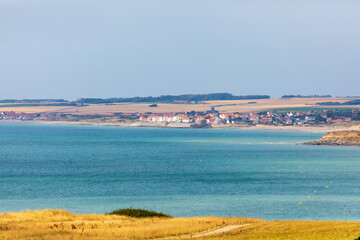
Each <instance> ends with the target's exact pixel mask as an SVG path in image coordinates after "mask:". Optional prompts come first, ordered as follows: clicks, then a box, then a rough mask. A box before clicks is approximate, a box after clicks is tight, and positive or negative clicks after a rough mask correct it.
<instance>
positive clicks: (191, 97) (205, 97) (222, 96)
mask: <svg viewBox="0 0 360 240" xmlns="http://www.w3.org/2000/svg"><path fill="white" fill-rule="evenodd" d="M269 98H270V96H269V95H245V96H234V95H232V94H230V93H209V94H184V95H162V96H159V97H132V98H106V99H103V98H81V99H79V100H78V102H80V103H87V104H100V103H120V102H155V103H172V102H174V101H194V102H197V101H212V100H247V99H269Z"/></svg>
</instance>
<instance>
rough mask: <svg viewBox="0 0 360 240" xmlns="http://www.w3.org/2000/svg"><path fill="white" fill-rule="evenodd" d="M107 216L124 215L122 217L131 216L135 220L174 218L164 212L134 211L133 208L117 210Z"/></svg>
mask: <svg viewBox="0 0 360 240" xmlns="http://www.w3.org/2000/svg"><path fill="white" fill-rule="evenodd" d="M106 214H114V215H122V216H129V217H135V218H146V217H172V216H170V215H167V214H164V213H162V212H155V211H152V210H146V209H133V208H123V209H116V210H115V211H112V212H109V213H106Z"/></svg>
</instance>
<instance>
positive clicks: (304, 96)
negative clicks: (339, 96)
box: [281, 95, 331, 98]
mask: <svg viewBox="0 0 360 240" xmlns="http://www.w3.org/2000/svg"><path fill="white" fill-rule="evenodd" d="M329 97H331V95H284V96H282V97H281V98H329Z"/></svg>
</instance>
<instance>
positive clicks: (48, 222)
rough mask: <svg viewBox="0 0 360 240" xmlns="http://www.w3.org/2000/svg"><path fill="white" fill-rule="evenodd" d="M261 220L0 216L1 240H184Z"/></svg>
mask: <svg viewBox="0 0 360 240" xmlns="http://www.w3.org/2000/svg"><path fill="white" fill-rule="evenodd" d="M261 221H263V220H260V219H250V218H224V217H190V218H144V219H136V218H130V217H125V216H116V215H102V214H80V215H75V214H72V213H69V212H66V211H63V210H42V211H25V212H20V213H4V214H0V239H148V238H150V239H152V238H163V237H176V236H177V238H178V237H180V236H181V237H184V236H186V235H189V234H195V233H199V232H205V231H210V230H214V229H215V228H221V227H224V226H226V225H229V224H242V223H255V222H261Z"/></svg>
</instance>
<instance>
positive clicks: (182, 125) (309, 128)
mask: <svg viewBox="0 0 360 240" xmlns="http://www.w3.org/2000/svg"><path fill="white" fill-rule="evenodd" d="M1 122H3V123H35V124H55V125H92V126H118V127H132V128H134V127H136V128H137V127H150V128H190V129H248V130H278V131H310V132H333V131H344V130H360V125H353V126H334V125H331V126H273V125H262V124H258V125H253V126H250V125H242V124H226V125H213V126H210V127H191V125H190V124H188V123H169V124H165V123H151V122H134V123H120V122H117V123H111V122H103V123H101V122H87V121H76V122H75V121H46V120H31V121H26V120H1V121H0V123H1Z"/></svg>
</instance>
